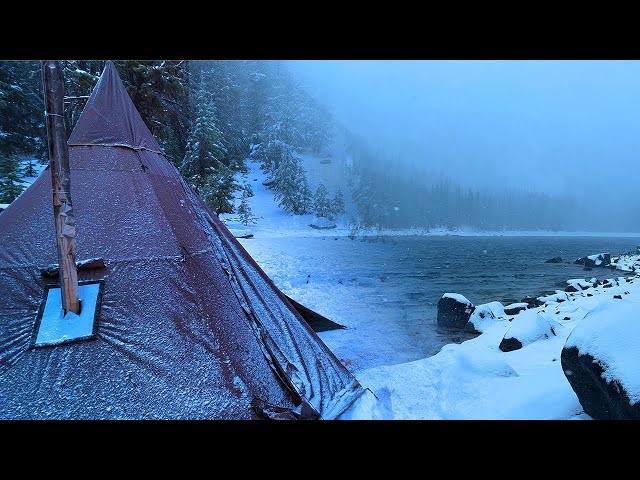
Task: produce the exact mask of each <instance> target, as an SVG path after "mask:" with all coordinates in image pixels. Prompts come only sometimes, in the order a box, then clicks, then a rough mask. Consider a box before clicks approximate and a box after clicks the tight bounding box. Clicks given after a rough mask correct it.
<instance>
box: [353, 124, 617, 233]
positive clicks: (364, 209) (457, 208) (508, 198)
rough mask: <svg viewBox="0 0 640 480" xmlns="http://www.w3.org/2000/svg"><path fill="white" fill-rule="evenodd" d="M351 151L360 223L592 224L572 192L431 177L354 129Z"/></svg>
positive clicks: (418, 225)
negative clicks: (485, 186) (561, 193)
mask: <svg viewBox="0 0 640 480" xmlns="http://www.w3.org/2000/svg"><path fill="white" fill-rule="evenodd" d="M348 151H349V155H350V156H351V158H352V159H353V161H352V170H353V177H352V181H351V183H352V185H351V188H352V193H353V200H354V203H355V206H356V208H357V212H358V215H357V217H356V218H354V219H353V220H352V223H353V224H354V225H355V226H356V227H360V228H366V229H372V228H373V229H398V228H414V227H415V228H433V227H444V228H449V229H453V228H469V229H474V230H572V229H575V228H576V227H577V226H578V225H580V224H581V225H588V224H589V219H585V218H584V216H583V217H582V218H580V216H579V212H580V208H579V207H580V206H579V205H578V204H577V202H576V201H575V200H574V199H572V198H570V197H568V196H554V195H550V194H547V193H540V192H531V191H526V190H520V189H514V188H510V187H509V186H508V185H499V186H496V187H494V188H492V189H491V190H482V189H479V188H468V187H467V188H464V187H462V186H461V185H460V184H459V183H457V182H455V181H453V180H451V179H450V178H447V177H443V176H440V177H437V178H425V171H424V170H423V169H418V168H416V167H415V166H414V167H413V168H412V167H407V163H408V162H401V161H400V160H399V159H394V158H390V156H389V155H386V154H384V153H382V152H376V151H373V150H372V149H371V148H370V147H369V145H368V144H367V142H365V141H363V140H362V139H360V138H358V137H356V136H353V135H351V136H350V138H349V142H348ZM592 225H593V226H595V224H593V223H592ZM583 228H584V227H583ZM605 229H606V228H605Z"/></svg>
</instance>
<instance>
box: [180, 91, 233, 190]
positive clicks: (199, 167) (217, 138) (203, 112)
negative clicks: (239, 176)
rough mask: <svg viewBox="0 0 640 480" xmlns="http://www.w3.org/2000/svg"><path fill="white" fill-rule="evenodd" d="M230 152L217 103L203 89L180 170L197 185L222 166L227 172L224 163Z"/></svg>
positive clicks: (197, 103)
mask: <svg viewBox="0 0 640 480" xmlns="http://www.w3.org/2000/svg"><path fill="white" fill-rule="evenodd" d="M226 154H227V149H226V147H225V145H224V139H223V138H222V132H221V131H220V129H219V128H218V122H217V118H216V110H215V106H214V104H213V102H212V100H211V98H210V96H209V95H208V94H207V93H205V92H203V91H200V92H199V93H198V97H197V102H196V117H195V119H194V123H193V127H192V129H191V132H190V134H189V138H188V140H187V147H186V151H185V156H184V159H183V160H182V165H181V166H180V173H182V175H183V176H184V177H185V178H186V179H187V181H189V182H190V183H192V184H193V185H195V186H198V187H199V186H202V185H204V184H205V183H206V182H207V180H206V178H207V176H208V175H209V174H211V173H214V171H215V170H216V169H218V168H219V167H220V170H221V172H223V170H222V169H221V167H223V166H225V165H224V160H225V157H226ZM223 173H224V172H223ZM223 176H224V175H223ZM215 183H216V182H214V184H215Z"/></svg>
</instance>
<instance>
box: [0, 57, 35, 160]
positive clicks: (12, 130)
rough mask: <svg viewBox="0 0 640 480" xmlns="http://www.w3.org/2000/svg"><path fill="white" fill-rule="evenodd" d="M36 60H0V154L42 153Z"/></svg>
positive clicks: (31, 154) (32, 154)
mask: <svg viewBox="0 0 640 480" xmlns="http://www.w3.org/2000/svg"><path fill="white" fill-rule="evenodd" d="M41 90H42V73H41V69H40V62H38V61H30V60H29V61H25V60H2V61H0V156H12V155H21V154H22V155H29V156H37V157H41V158H44V157H45V156H46V149H45V145H46V144H45V142H44V138H45V135H46V131H45V125H44V114H43V110H44V107H43V103H42V92H41Z"/></svg>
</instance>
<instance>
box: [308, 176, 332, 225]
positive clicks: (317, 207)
mask: <svg viewBox="0 0 640 480" xmlns="http://www.w3.org/2000/svg"><path fill="white" fill-rule="evenodd" d="M313 212H314V213H315V214H316V216H318V217H325V218H329V217H332V216H333V215H332V213H333V212H332V210H331V200H329V191H328V190H327V187H325V186H324V183H320V185H318V188H317V189H316V194H315V196H314V197H313Z"/></svg>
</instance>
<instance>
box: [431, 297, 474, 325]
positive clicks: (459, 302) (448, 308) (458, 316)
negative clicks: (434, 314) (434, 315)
mask: <svg viewBox="0 0 640 480" xmlns="http://www.w3.org/2000/svg"><path fill="white" fill-rule="evenodd" d="M473 310H474V306H473V304H472V303H471V302H470V301H469V300H468V299H467V298H466V297H465V296H464V295H460V294H459V293H445V294H444V295H442V298H441V299H440V300H438V325H440V326H441V327H446V328H460V329H461V328H464V327H465V325H466V324H467V322H468V321H469V318H470V317H471V313H473Z"/></svg>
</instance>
